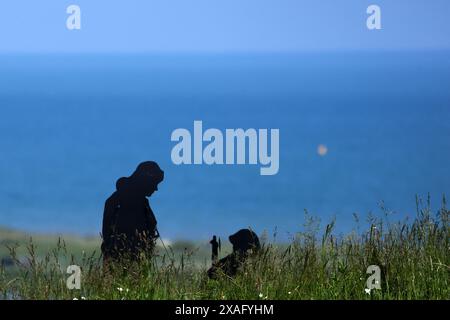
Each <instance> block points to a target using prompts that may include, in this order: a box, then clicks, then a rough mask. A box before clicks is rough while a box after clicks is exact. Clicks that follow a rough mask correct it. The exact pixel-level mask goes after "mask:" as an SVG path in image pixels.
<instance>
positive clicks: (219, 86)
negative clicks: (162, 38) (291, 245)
mask: <svg viewBox="0 0 450 320" xmlns="http://www.w3.org/2000/svg"><path fill="white" fill-rule="evenodd" d="M194 120H202V121H203V126H204V128H205V129H206V128H218V129H221V130H225V129H226V128H244V129H245V128H256V129H259V128H278V129H279V130H280V170H279V173H278V174H277V175H275V176H261V175H260V174H259V166H258V165H248V166H237V165H236V166H207V165H201V166H194V165H192V166H175V165H174V164H172V162H171V158H170V153H171V149H172V147H173V145H174V143H173V142H171V141H170V135H171V133H172V131H173V130H174V129H176V128H187V129H189V130H191V131H192V129H193V121H194ZM321 144H322V145H325V146H326V147H327V153H326V154H325V155H323V156H321V155H319V154H318V152H317V148H318V146H319V145H321ZM144 160H155V161H157V162H158V163H159V164H160V166H161V167H162V168H163V170H164V171H165V173H166V179H165V181H164V182H163V183H162V184H161V185H160V188H159V191H158V192H157V193H155V194H154V196H152V198H151V199H150V202H151V205H152V208H153V210H154V211H155V214H156V217H157V219H158V223H159V229H160V232H161V234H162V236H163V237H165V238H188V239H205V238H208V237H210V236H211V235H212V234H218V235H221V236H226V235H229V234H231V233H232V232H234V231H236V230H237V229H239V228H242V227H247V226H251V227H252V228H253V229H255V230H256V231H257V232H258V233H261V232H262V231H263V230H268V231H269V234H272V232H273V231H274V230H275V229H276V230H277V232H278V234H279V236H280V237H286V236H289V234H293V233H295V232H296V231H300V230H302V228H303V227H302V225H303V223H304V222H305V217H304V210H305V209H307V210H308V211H309V213H310V214H311V215H314V216H317V217H319V218H320V219H321V220H322V221H323V222H324V223H325V222H328V221H329V220H330V219H332V218H333V217H335V218H336V220H337V226H338V229H339V230H341V231H346V230H349V229H351V228H352V226H353V225H354V222H353V213H358V214H359V215H360V216H362V217H365V216H366V215H367V214H368V213H370V212H372V213H374V214H380V213H381V212H382V209H381V208H380V206H384V207H386V208H387V210H390V211H392V212H393V214H394V216H393V218H392V219H403V218H405V217H406V216H409V217H413V216H414V215H415V208H416V203H415V196H416V194H418V195H420V196H422V197H426V195H427V193H430V194H431V197H432V200H433V205H434V206H435V208H436V209H438V208H439V205H440V201H441V199H442V195H443V194H444V193H446V194H448V195H450V53H449V52H379V53H364V52H359V53H356V52H353V53H308V54H297V55H268V54H266V55H185V56H180V55H166V56H162V55H161V56H144V55H134V56H133V55H123V56H120V55H116V56H114V55H105V56H102V55H80V56H76V55H48V56H46V55H36V56H32V55H23V56H0V225H4V226H8V227H15V228H20V229H23V230H30V231H42V232H73V233H79V234H98V232H100V230H101V221H102V213H103V205H104V201H105V199H106V198H107V197H108V196H109V195H110V194H111V193H112V192H113V191H114V188H115V181H116V179H117V178H119V177H121V176H127V175H129V174H131V172H132V171H133V170H134V169H135V167H136V165H137V164H138V163H139V162H141V161H144ZM383 203H384V204H383Z"/></svg>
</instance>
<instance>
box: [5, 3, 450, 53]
mask: <svg viewBox="0 0 450 320" xmlns="http://www.w3.org/2000/svg"><path fill="white" fill-rule="evenodd" d="M70 4H77V5H79V6H80V7H81V10H82V30H79V31H69V30H67V29H66V25H65V22H66V18H67V14H66V8H67V6H68V5H70ZM370 4H378V5H379V6H380V7H381V9H382V26H383V30H380V31H369V30H368V29H367V28H366V18H367V14H366V8H367V7H368V5H370ZM449 16H450V1H449V0H431V1H430V0H370V1H368V0H120V1H119V0H71V1H65V0H39V1H35V0H2V2H1V4H0V53H5V52H6V53H14V52H45V53H48V52H75V53H77V52H138V53H141V52H249V51H250V52H271V51H281V52H295V51H310V50H354V49H357V50H358V49H362V50H365V49H369V50H373V49H380V50H399V49H449V48H450V18H449Z"/></svg>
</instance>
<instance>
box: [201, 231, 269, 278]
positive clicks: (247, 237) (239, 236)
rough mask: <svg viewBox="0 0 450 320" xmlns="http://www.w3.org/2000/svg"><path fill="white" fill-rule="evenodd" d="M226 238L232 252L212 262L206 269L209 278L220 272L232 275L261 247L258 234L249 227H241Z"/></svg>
mask: <svg viewBox="0 0 450 320" xmlns="http://www.w3.org/2000/svg"><path fill="white" fill-rule="evenodd" d="M228 239H229V240H230V242H231V244H232V245H233V252H232V253H231V254H229V255H228V256H226V257H225V258H223V259H220V260H219V261H218V262H217V263H214V264H213V266H212V267H211V268H210V269H209V270H208V277H210V278H216V277H217V275H218V274H220V273H224V274H225V275H227V276H229V277H234V276H235V275H236V274H237V272H238V271H239V267H240V266H241V265H242V264H243V263H244V262H245V261H246V260H247V258H248V257H250V256H251V255H253V254H256V253H257V252H258V251H259V249H260V248H261V245H260V243H259V238H258V236H257V235H256V233H254V232H253V231H252V230H250V229H241V230H239V231H238V232H236V233H235V234H232V235H231V236H229V238H228Z"/></svg>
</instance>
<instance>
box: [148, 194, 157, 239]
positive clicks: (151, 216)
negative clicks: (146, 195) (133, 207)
mask: <svg viewBox="0 0 450 320" xmlns="http://www.w3.org/2000/svg"><path fill="white" fill-rule="evenodd" d="M145 204H146V208H147V223H148V229H149V230H150V232H151V234H152V235H154V236H157V237H158V236H159V233H158V231H157V230H158V229H157V228H156V224H157V223H158V222H157V221H156V218H155V215H154V214H153V210H152V208H150V204H149V202H148V200H147V199H145Z"/></svg>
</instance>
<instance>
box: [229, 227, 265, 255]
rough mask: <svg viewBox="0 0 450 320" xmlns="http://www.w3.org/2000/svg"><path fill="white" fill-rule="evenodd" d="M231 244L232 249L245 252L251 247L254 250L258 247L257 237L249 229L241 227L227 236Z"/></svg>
mask: <svg viewBox="0 0 450 320" xmlns="http://www.w3.org/2000/svg"><path fill="white" fill-rule="evenodd" d="M229 240H230V242H231V244H232V245H233V251H237V252H244V253H245V252H247V251H248V250H250V249H252V250H253V251H254V252H256V251H257V250H259V249H260V244H259V238H258V236H257V235H256V233H254V232H253V231H252V230H250V229H241V230H239V231H238V232H236V233H235V234H232V235H231V236H230V237H229Z"/></svg>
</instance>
